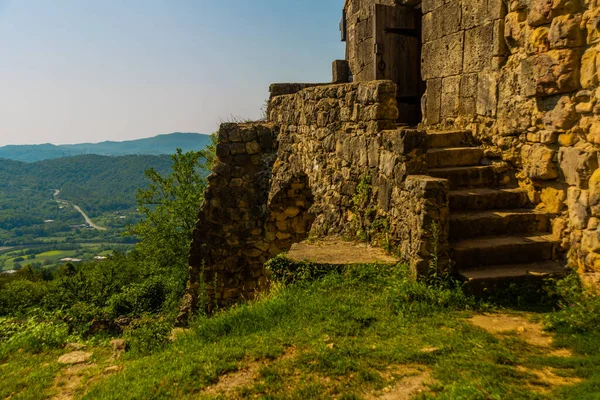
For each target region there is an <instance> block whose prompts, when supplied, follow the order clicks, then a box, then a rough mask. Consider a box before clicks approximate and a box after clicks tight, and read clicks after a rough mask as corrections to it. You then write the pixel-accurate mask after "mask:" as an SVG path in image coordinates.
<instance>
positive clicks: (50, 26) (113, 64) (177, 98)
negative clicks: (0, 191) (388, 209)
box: [0, 0, 344, 146]
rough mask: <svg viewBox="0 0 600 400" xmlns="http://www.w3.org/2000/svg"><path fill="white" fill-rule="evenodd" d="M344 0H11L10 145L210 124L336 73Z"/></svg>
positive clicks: (0, 119) (3, 103)
mask: <svg viewBox="0 0 600 400" xmlns="http://www.w3.org/2000/svg"><path fill="white" fill-rule="evenodd" d="M342 7H343V0H52V1H49V0H0V52H1V53H0V54H1V58H0V93H2V95H1V96H0V146H1V145H6V144H35V143H55V144H61V143H81V142H99V141H104V140H127V139H135V138H141V137H150V136H155V135H157V134H161V133H170V132H176V131H178V132H200V133H210V132H212V131H215V130H216V129H217V128H218V125H219V121H220V120H226V119H227V118H229V117H230V115H234V116H239V117H243V118H256V117H258V116H260V108H261V106H262V104H263V103H264V101H265V99H266V98H267V97H268V85H269V84H270V83H273V82H327V81H330V80H331V62H332V61H333V60H334V59H338V58H343V57H344V46H343V43H341V42H340V41H339V32H338V22H339V20H340V16H341V10H342Z"/></svg>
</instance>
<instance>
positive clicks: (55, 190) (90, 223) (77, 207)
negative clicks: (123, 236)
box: [54, 189, 106, 231]
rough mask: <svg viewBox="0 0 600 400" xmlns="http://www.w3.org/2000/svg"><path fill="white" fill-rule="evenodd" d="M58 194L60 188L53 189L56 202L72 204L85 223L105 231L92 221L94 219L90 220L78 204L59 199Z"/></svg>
mask: <svg viewBox="0 0 600 400" xmlns="http://www.w3.org/2000/svg"><path fill="white" fill-rule="evenodd" d="M59 194H60V190H59V189H54V200H56V201H57V202H58V203H61V204H64V205H72V206H73V208H74V209H75V210H77V212H79V213H80V214H81V215H82V216H83V219H85V222H86V223H87V224H88V225H89V226H91V227H92V228H94V229H96V230H98V231H105V230H106V228H103V227H101V226H98V225H96V224H95V223H94V221H92V220H91V219H90V217H88V215H87V214H86V213H85V212H84V211H83V210H82V209H81V207H79V206H76V205H75V204H71V203H69V202H68V201H65V200H60V199H59V198H58V195H59Z"/></svg>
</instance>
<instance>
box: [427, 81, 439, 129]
mask: <svg viewBox="0 0 600 400" xmlns="http://www.w3.org/2000/svg"><path fill="white" fill-rule="evenodd" d="M425 96H426V97H425V101H426V106H425V107H426V113H425V123H426V124H427V125H435V124H437V123H439V122H440V116H441V102H442V80H441V79H431V80H429V81H427V90H426V92H425Z"/></svg>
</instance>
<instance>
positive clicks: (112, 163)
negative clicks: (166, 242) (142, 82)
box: [0, 134, 208, 272]
mask: <svg viewBox="0 0 600 400" xmlns="http://www.w3.org/2000/svg"><path fill="white" fill-rule="evenodd" d="M205 138H208V136H206V135H199V134H174V135H161V136H158V137H156V138H150V139H143V140H140V141H129V142H123V144H122V149H120V150H119V149H118V144H119V143H115V142H107V143H103V144H98V145H97V146H96V147H97V148H99V149H100V150H101V151H105V152H112V153H115V154H118V153H119V152H130V153H136V154H129V155H120V156H112V155H98V154H85V155H78V156H73V157H61V158H55V159H46V160H42V161H37V162H24V161H17V160H13V159H7V158H0V272H6V271H12V270H18V269H20V268H22V267H25V266H28V265H30V266H32V267H34V268H53V267H56V266H58V265H60V264H64V262H62V261H61V260H65V259H75V260H81V262H86V261H94V259H95V257H106V256H107V255H108V254H112V253H113V252H115V251H118V252H128V251H129V250H130V249H132V248H133V245H134V244H135V243H136V242H137V238H136V237H135V236H134V235H127V234H126V231H127V227H128V226H133V225H135V224H137V223H138V222H139V221H140V220H141V214H140V213H139V212H138V211H137V202H136V195H137V192H138V190H139V189H144V188H146V187H147V185H148V182H149V181H148V178H147V176H146V171H149V170H152V171H155V172H156V173H157V174H159V175H165V174H167V173H168V172H169V170H170V168H171V164H172V160H171V158H170V155H167V154H158V155H153V154H141V153H143V152H145V151H148V152H157V153H160V152H163V151H167V150H168V149H170V148H171V147H174V146H177V145H180V144H185V143H187V144H185V147H186V148H189V147H191V146H192V144H191V140H196V143H195V149H197V150H200V149H202V148H204V146H205V145H206V140H205ZM136 143H137V145H136ZM82 146H84V145H82ZM18 147H19V151H17V152H14V153H12V154H13V156H14V158H22V157H21V155H22V154H25V153H26V152H25V150H28V151H29V150H31V149H32V148H34V147H35V146H18ZM88 147H90V146H88ZM5 150H6V147H4V148H0V157H1V156H6V154H7V153H6V152H4V153H3V151H5ZM174 151H175V150H173V152H174ZM27 154H29V155H28V156H27V157H26V158H28V159H36V158H42V157H46V155H44V154H38V155H36V156H33V155H31V154H30V153H27ZM96 260H98V258H96Z"/></svg>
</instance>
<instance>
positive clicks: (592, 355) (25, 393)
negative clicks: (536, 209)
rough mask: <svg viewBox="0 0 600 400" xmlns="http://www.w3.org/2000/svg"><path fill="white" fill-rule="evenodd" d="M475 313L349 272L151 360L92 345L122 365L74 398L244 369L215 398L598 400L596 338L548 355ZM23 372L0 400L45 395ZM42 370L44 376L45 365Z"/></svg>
mask: <svg viewBox="0 0 600 400" xmlns="http://www.w3.org/2000/svg"><path fill="white" fill-rule="evenodd" d="M481 307H482V306H481V305H476V304H475V303H474V302H473V300H471V299H468V298H465V297H464V296H462V295H461V294H459V293H458V292H455V291H443V290H434V289H428V288H426V287H424V286H423V285H420V284H413V283H411V282H410V281H408V280H407V279H405V278H404V277H403V276H402V275H395V274H394V273H393V272H390V271H383V270H382V268H380V267H379V268H377V267H372V266H370V267H361V268H357V269H353V270H351V271H350V272H347V273H346V274H345V275H344V276H342V275H335V274H332V275H330V276H327V277H326V278H324V279H323V280H320V281H318V282H315V283H312V284H300V285H293V286H290V287H287V288H275V289H274V290H273V291H272V292H271V293H270V294H269V295H268V296H266V297H264V298H263V299H261V300H259V301H256V302H254V303H252V304H250V305H245V306H240V307H237V308H234V309H231V310H228V311H226V312H222V313H219V314H218V315H217V316H215V317H213V318H210V319H209V318H204V317H201V318H199V319H198V320H197V321H196V322H195V323H194V327H193V330H192V331H191V332H189V333H188V334H186V335H184V336H182V337H181V338H180V339H178V340H176V341H175V342H173V343H171V344H169V345H167V346H166V347H165V348H163V349H162V350H157V351H155V352H154V354H151V355H146V356H144V355H142V354H140V353H136V352H135V348H134V350H133V351H131V352H129V353H127V354H126V355H125V357H124V358H122V359H121V360H118V361H111V360H109V359H108V356H107V355H106V348H107V346H106V345H104V346H100V347H97V348H96V350H94V352H95V353H96V358H95V360H94V361H95V362H96V364H98V366H100V367H101V368H98V367H96V368H95V369H94V370H95V371H101V370H102V368H104V367H105V366H108V365H112V364H115V363H116V364H119V365H121V366H123V367H124V368H123V370H122V371H121V372H119V373H117V374H114V375H110V376H107V375H106V374H100V375H98V376H95V377H94V376H93V374H92V375H89V376H88V375H86V376H84V379H83V382H84V383H83V386H82V389H81V391H84V390H85V396H84V397H85V398H90V399H118V398H132V399H142V398H215V397H216V396H217V394H216V392H210V391H206V388H207V387H210V386H214V385H215V384H216V383H217V382H219V380H220V379H221V380H226V379H224V378H223V376H224V375H226V374H228V373H229V374H230V375H231V376H233V377H235V376H238V377H242V378H243V377H244V372H243V371H246V373H249V374H250V376H249V377H248V376H247V377H246V378H247V379H246V380H245V381H244V380H243V379H242V385H240V386H239V387H236V388H234V389H233V390H232V391H230V392H227V393H226V394H222V395H221V397H220V398H257V397H258V398H263V399H321V398H336V399H358V398H369V396H370V395H379V394H385V392H386V391H389V390H390V388H391V387H394V385H395V383H394V382H398V381H401V382H402V379H405V378H406V377H407V376H410V375H415V374H417V375H418V374H422V373H431V375H432V377H433V378H434V379H435V383H433V384H431V385H430V386H428V387H426V388H425V391H424V392H423V393H421V394H420V395H418V396H417V397H418V398H434V397H435V398H436V399H440V398H441V399H544V398H555V399H594V398H599V396H600V395H599V393H600V391H599V385H600V367H599V365H600V349H599V347H598V346H597V344H598V343H600V338H599V337H598V336H597V335H596V336H594V335H592V334H584V333H582V334H569V335H562V336H559V338H558V339H559V343H561V345H562V346H564V347H567V348H571V349H573V350H574V351H575V354H574V355H573V356H572V357H567V358H564V357H558V356H553V355H551V354H550V352H549V350H548V349H545V348H538V347H535V346H532V345H528V344H526V343H525V342H523V341H522V340H520V339H519V337H518V336H516V335H513V336H511V335H507V336H502V337H498V336H494V335H492V334H490V333H487V332H486V331H484V330H482V329H480V328H476V327H474V326H472V325H471V324H469V323H468V322H467V320H466V319H467V318H468V317H469V316H471V315H473V314H474V313H475V312H476V311H475V310H474V308H478V309H479V310H481ZM543 316H544V314H539V315H537V317H543ZM103 354H104V355H103ZM30 357H40V356H34V355H32V356H30ZM42 359H43V360H44V361H46V362H47V358H43V357H42ZM40 361H41V360H40ZM18 365H22V368H19V367H17V366H18ZM31 365H32V362H31V359H30V358H27V357H26V356H24V355H23V354H20V353H17V354H14V355H12V356H10V357H9V358H8V360H7V362H6V363H5V364H3V365H1V366H0V374H2V375H3V378H6V379H5V380H4V381H5V382H10V384H9V385H10V386H9V387H6V388H4V389H0V397H3V396H7V395H10V393H15V394H16V395H15V396H14V397H13V398H34V397H35V394H36V393H39V390H40V387H45V390H46V391H45V393H46V394H47V395H50V394H54V393H56V391H57V390H58V389H56V388H54V389H49V387H50V386H51V383H52V378H51V377H50V376H51V375H50V374H47V375H43V374H42V375H40V374H41V373H40V372H38V371H36V374H38V375H40V379H42V380H43V382H44V383H43V384H42V383H40V381H36V382H35V383H33V382H32V381H31V377H30V376H29V375H28V373H31V371H33V370H32V369H31ZM550 367H552V368H553V371H554V373H555V374H556V375H559V376H564V377H566V378H567V379H574V378H580V379H582V380H583V381H582V382H581V383H577V384H576V385H574V386H563V387H553V386H551V385H549V384H547V383H545V382H544V381H543V380H541V379H540V378H539V377H536V375H535V373H534V372H535V371H542V370H544V369H547V368H550ZM522 368H527V369H528V370H529V371H530V372H523V370H522ZM34 370H35V369H34ZM44 371H56V366H55V364H52V363H51V364H49V365H48V367H46V369H45V370H44ZM97 373H99V372H97ZM236 374H237V375H236ZM240 379H241V378H240ZM30 385H32V386H30ZM81 391H80V392H79V394H80V395H81V394H82V393H81Z"/></svg>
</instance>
